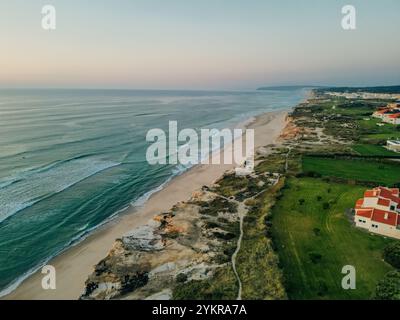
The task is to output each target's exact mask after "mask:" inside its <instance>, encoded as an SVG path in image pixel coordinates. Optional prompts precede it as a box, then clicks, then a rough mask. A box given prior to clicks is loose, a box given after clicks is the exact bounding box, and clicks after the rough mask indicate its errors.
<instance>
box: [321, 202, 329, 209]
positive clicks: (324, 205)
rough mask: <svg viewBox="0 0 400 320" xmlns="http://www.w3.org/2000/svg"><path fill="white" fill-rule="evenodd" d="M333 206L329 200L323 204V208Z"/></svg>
mask: <svg viewBox="0 0 400 320" xmlns="http://www.w3.org/2000/svg"><path fill="white" fill-rule="evenodd" d="M330 207H331V205H330V204H329V202H324V204H323V205H322V208H323V209H324V210H328V209H329V208H330Z"/></svg>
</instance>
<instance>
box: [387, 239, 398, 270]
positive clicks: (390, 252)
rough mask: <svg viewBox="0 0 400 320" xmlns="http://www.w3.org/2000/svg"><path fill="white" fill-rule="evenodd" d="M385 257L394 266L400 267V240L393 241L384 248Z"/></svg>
mask: <svg viewBox="0 0 400 320" xmlns="http://www.w3.org/2000/svg"><path fill="white" fill-rule="evenodd" d="M383 259H385V261H386V262H387V263H390V264H391V265H392V266H393V267H395V268H397V269H400V241H396V242H393V243H391V244H389V245H388V246H386V248H385V249H384V250H383Z"/></svg>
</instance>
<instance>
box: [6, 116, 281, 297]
mask: <svg viewBox="0 0 400 320" xmlns="http://www.w3.org/2000/svg"><path fill="white" fill-rule="evenodd" d="M286 115H287V111H273V112H267V113H264V114H261V115H259V116H257V117H255V120H254V121H253V122H251V123H250V124H249V125H248V128H252V129H256V130H255V147H256V148H257V147H260V146H264V145H268V144H272V143H274V142H275V141H276V139H277V138H278V137H279V135H280V134H281V131H282V130H283V129H284V127H285V124H286ZM230 146H231V145H228V146H226V148H229V147H230ZM222 152H224V151H223V150H221V151H219V152H218V153H217V154H219V153H222ZM233 167H234V165H222V164H221V165H197V166H194V167H192V168H191V169H189V170H188V171H186V172H184V173H183V174H181V175H179V176H177V177H175V178H173V179H172V180H171V181H169V182H168V183H167V185H166V186H165V187H164V188H163V189H162V190H160V191H158V192H156V193H154V194H152V195H151V196H150V198H149V199H148V200H147V201H146V203H145V204H144V205H143V206H142V207H139V208H129V209H127V211H126V212H124V213H123V214H121V215H120V216H118V217H116V218H114V219H113V220H111V221H110V222H107V223H106V224H104V225H103V226H100V227H99V228H98V229H97V230H95V231H94V232H93V233H92V234H90V235H89V236H88V237H87V238H86V239H84V240H83V241H81V242H80V243H78V244H76V245H75V246H72V247H70V248H68V249H67V250H65V251H64V252H62V253H61V254H60V255H58V256H56V257H55V258H53V259H51V260H50V261H49V263H48V264H50V265H53V266H54V267H55V268H56V271H57V289H56V290H48V291H46V290H43V289H42V287H41V281H42V278H43V276H44V275H42V274H41V272H40V270H39V271H36V272H35V273H33V274H32V275H30V276H29V277H27V278H26V279H25V280H24V281H22V283H21V284H20V285H19V286H18V287H17V288H16V289H15V290H14V291H12V292H11V293H10V294H8V295H6V296H4V297H3V299H16V300H24V299H34V300H42V299H61V300H64V299H77V298H79V296H80V295H81V293H82V292H83V289H84V284H85V281H86V279H87V277H88V275H89V274H90V273H91V272H92V271H93V267H94V265H96V264H97V263H98V262H99V261H100V260H101V259H103V258H104V257H105V256H106V255H107V253H108V252H109V250H110V249H111V248H112V246H113V243H114V241H115V240H116V239H117V238H120V237H121V236H122V235H123V234H125V233H127V232H128V231H130V230H132V229H134V228H136V227H138V226H140V225H143V224H146V223H147V222H148V221H149V220H150V219H151V218H153V217H154V216H155V215H157V214H159V213H160V212H163V211H167V210H169V209H170V208H171V207H172V206H173V205H174V204H176V203H178V202H181V201H185V200H187V199H188V198H190V196H191V194H192V193H193V192H194V191H196V190H198V189H200V188H201V187H202V186H203V185H209V184H212V183H213V182H214V181H215V180H217V179H218V178H220V177H221V176H222V175H223V173H224V172H225V171H227V170H229V169H232V168H233Z"/></svg>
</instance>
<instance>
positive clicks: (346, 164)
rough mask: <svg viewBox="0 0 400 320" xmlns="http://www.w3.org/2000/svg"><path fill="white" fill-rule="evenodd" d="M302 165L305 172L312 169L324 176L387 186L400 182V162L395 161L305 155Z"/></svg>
mask: <svg viewBox="0 0 400 320" xmlns="http://www.w3.org/2000/svg"><path fill="white" fill-rule="evenodd" d="M302 167H303V171H304V172H311V171H312V172H316V173H319V174H321V175H322V176H329V177H338V178H344V179H349V180H359V181H370V182H376V183H377V184H383V185H385V186H391V185H393V184H395V183H399V182H400V164H395V163H393V164H391V163H382V162H377V161H373V160H369V161H368V160H350V159H349V160H347V159H331V158H314V157H304V158H303V161H302Z"/></svg>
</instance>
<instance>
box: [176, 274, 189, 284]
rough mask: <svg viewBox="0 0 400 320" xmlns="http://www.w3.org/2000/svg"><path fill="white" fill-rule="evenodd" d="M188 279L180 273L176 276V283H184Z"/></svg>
mask: <svg viewBox="0 0 400 320" xmlns="http://www.w3.org/2000/svg"><path fill="white" fill-rule="evenodd" d="M187 279H188V276H187V275H186V274H185V273H180V274H178V275H177V276H176V282H178V283H184V282H186V281H187Z"/></svg>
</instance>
